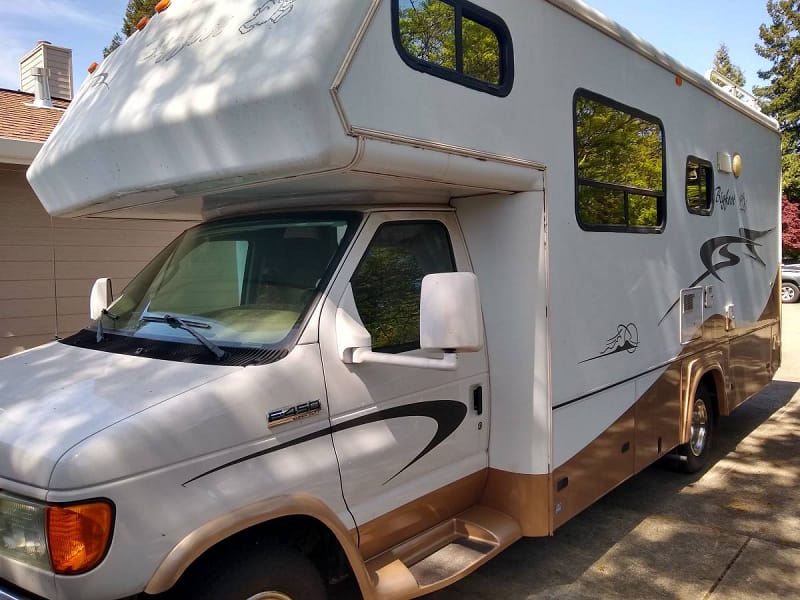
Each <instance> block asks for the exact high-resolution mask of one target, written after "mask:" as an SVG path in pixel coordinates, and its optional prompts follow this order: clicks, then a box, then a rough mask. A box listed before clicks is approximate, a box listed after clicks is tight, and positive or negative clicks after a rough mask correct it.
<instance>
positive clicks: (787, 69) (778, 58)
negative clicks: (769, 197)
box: [753, 0, 800, 200]
mask: <svg viewBox="0 0 800 600" xmlns="http://www.w3.org/2000/svg"><path fill="white" fill-rule="evenodd" d="M767 12H768V13H769V16H770V19H771V21H772V22H771V23H769V24H762V25H761V27H759V31H758V34H759V36H760V37H761V41H762V44H757V45H756V52H757V53H758V55H759V56H761V57H763V58H765V59H767V60H768V61H770V62H771V63H772V66H771V67H770V68H769V69H767V70H765V71H759V72H758V76H759V77H760V78H761V79H764V80H766V82H767V84H766V85H764V86H757V87H755V88H753V93H754V94H755V95H756V96H758V97H759V98H760V99H761V102H762V107H763V110H764V112H765V113H767V114H768V115H771V116H773V117H775V118H776V119H777V120H778V123H779V124H780V127H781V133H782V136H781V150H782V154H783V159H782V162H783V164H782V171H783V191H784V193H785V194H787V195H788V196H789V198H791V199H794V200H797V199H800V1H797V0H769V1H768V2H767Z"/></svg>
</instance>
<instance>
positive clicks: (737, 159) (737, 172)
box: [731, 152, 742, 177]
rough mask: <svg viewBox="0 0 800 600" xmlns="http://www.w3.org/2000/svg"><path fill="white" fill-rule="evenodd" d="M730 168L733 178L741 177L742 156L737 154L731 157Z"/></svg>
mask: <svg viewBox="0 0 800 600" xmlns="http://www.w3.org/2000/svg"><path fill="white" fill-rule="evenodd" d="M731 167H732V169H733V175H734V177H740V176H741V175H742V155H741V154H739V153H738V152H737V153H736V154H734V155H733V159H732V160H731Z"/></svg>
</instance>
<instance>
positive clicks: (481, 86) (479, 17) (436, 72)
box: [391, 0, 514, 98]
mask: <svg viewBox="0 0 800 600" xmlns="http://www.w3.org/2000/svg"><path fill="white" fill-rule="evenodd" d="M438 1H439V2H444V3H445V4H447V5H449V6H452V7H453V8H454V9H455V19H456V23H455V38H456V39H455V43H456V69H455V70H453V69H448V68H447V67H443V66H441V65H437V64H434V63H430V62H427V61H424V60H422V59H420V58H417V57H416V56H413V55H411V54H409V53H408V52H407V51H406V49H405V48H404V47H403V41H402V39H401V37H400V0H392V11H391V13H392V38H393V39H394V46H395V48H396V49H397V53H398V54H399V55H400V58H402V59H403V62H405V63H406V64H407V65H408V66H409V67H411V68H412V69H415V70H417V71H421V72H422V73H427V74H428V75H433V76H434V77H438V78H440V79H444V80H446V81H450V82H453V83H457V84H459V85H463V86H465V87H468V88H471V89H473V90H478V91H480V92H485V93H487V94H492V95H493V96H498V97H500V98H505V97H506V96H508V95H509V94H510V93H511V89H512V88H513V87H514V45H513V41H512V39H511V31H510V30H509V28H508V25H506V22H505V21H504V20H503V19H502V18H501V17H500V16H498V15H496V14H495V13H493V12H490V11H488V10H486V9H485V8H482V7H480V6H478V5H477V4H473V3H472V2H468V1H467V0H438ZM463 18H467V19H469V20H471V21H474V22H475V23H477V24H478V25H482V26H484V27H486V28H487V29H490V30H491V31H492V32H493V33H494V34H495V36H497V42H498V44H499V46H500V83H498V84H493V83H490V82H488V81H484V80H482V79H477V78H475V77H470V76H469V75H465V74H464V73H463V70H464V48H463V38H462V35H461V32H462V25H461V20H462V19H463Z"/></svg>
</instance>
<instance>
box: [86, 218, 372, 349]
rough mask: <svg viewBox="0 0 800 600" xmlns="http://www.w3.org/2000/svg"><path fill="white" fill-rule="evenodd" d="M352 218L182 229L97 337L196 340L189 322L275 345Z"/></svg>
mask: <svg viewBox="0 0 800 600" xmlns="http://www.w3.org/2000/svg"><path fill="white" fill-rule="evenodd" d="M355 221H356V216H355V215H354V214H353V213H346V214H342V213H337V214H330V213H327V214H322V213H306V214H294V215H281V216H259V217H248V218H235V219H226V220H220V221H213V222H210V223H205V224H202V225H199V226H197V227H195V228H193V229H190V230H188V231H187V232H185V233H184V234H183V235H182V236H180V237H179V238H178V239H176V240H175V241H174V242H172V244H170V245H169V246H168V247H167V248H166V249H165V250H163V251H162V252H161V253H160V254H159V255H158V256H157V257H156V258H155V259H154V260H153V261H152V262H151V263H150V264H149V265H148V266H147V267H146V268H145V269H144V270H143V271H142V272H141V273H140V274H139V275H137V276H136V277H135V278H134V279H133V281H131V283H130V284H129V285H128V286H127V287H126V288H125V290H124V291H123V292H122V295H121V296H120V297H119V298H117V299H116V300H115V301H114V302H113V304H112V305H111V306H109V307H108V311H106V313H105V314H104V316H103V317H101V319H102V329H101V332H100V334H99V335H98V336H97V337H98V338H99V339H101V341H102V338H104V337H106V336H109V335H110V336H120V335H122V336H127V337H134V338H145V339H149V340H158V341H163V342H178V343H181V344H195V345H196V344H198V342H197V336H195V335H193V331H191V330H194V331H196V332H197V333H199V334H201V336H202V337H203V338H206V340H207V341H210V342H211V345H212V346H214V345H216V346H220V347H222V348H226V347H227V348H228V349H230V348H234V349H235V348H241V347H247V348H269V347H272V348H276V347H281V346H283V345H285V344H286V343H288V341H289V340H290V339H291V338H292V337H293V335H292V334H293V333H295V332H297V331H298V329H299V326H300V325H301V323H302V322H303V320H304V318H305V316H306V314H307V313H308V310H309V308H310V307H311V306H312V305H313V303H314V301H315V300H316V298H317V296H318V295H319V294H320V293H321V292H322V291H323V288H324V285H325V283H326V282H327V279H328V277H329V275H330V272H331V270H332V268H333V266H334V265H335V264H336V262H337V260H338V258H339V256H340V255H341V253H342V252H343V250H344V246H345V244H346V240H348V239H349V237H350V235H351V234H352V231H351V230H352V229H353V226H354V223H355ZM176 323H180V324H181V326H180V327H179V326H176ZM94 327H95V328H96V327H97V326H96V325H95V326H94ZM201 341H202V340H201ZM204 344H205V342H204ZM205 345H207V344H205Z"/></svg>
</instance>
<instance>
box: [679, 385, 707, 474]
mask: <svg viewBox="0 0 800 600" xmlns="http://www.w3.org/2000/svg"><path fill="white" fill-rule="evenodd" d="M691 411H692V412H691V415H690V419H691V420H690V422H689V441H688V442H686V443H685V444H682V445H680V446H678V454H679V455H681V456H682V457H683V461H682V462H683V469H684V470H685V471H686V472H687V473H697V472H698V471H699V470H701V469H702V468H703V467H705V466H706V464H708V457H709V454H710V452H711V438H712V433H713V431H714V406H713V404H712V401H711V394H709V393H708V390H706V388H705V387H703V386H702V385H701V386H698V388H697V391H696V392H695V394H694V402H692V406H691Z"/></svg>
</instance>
